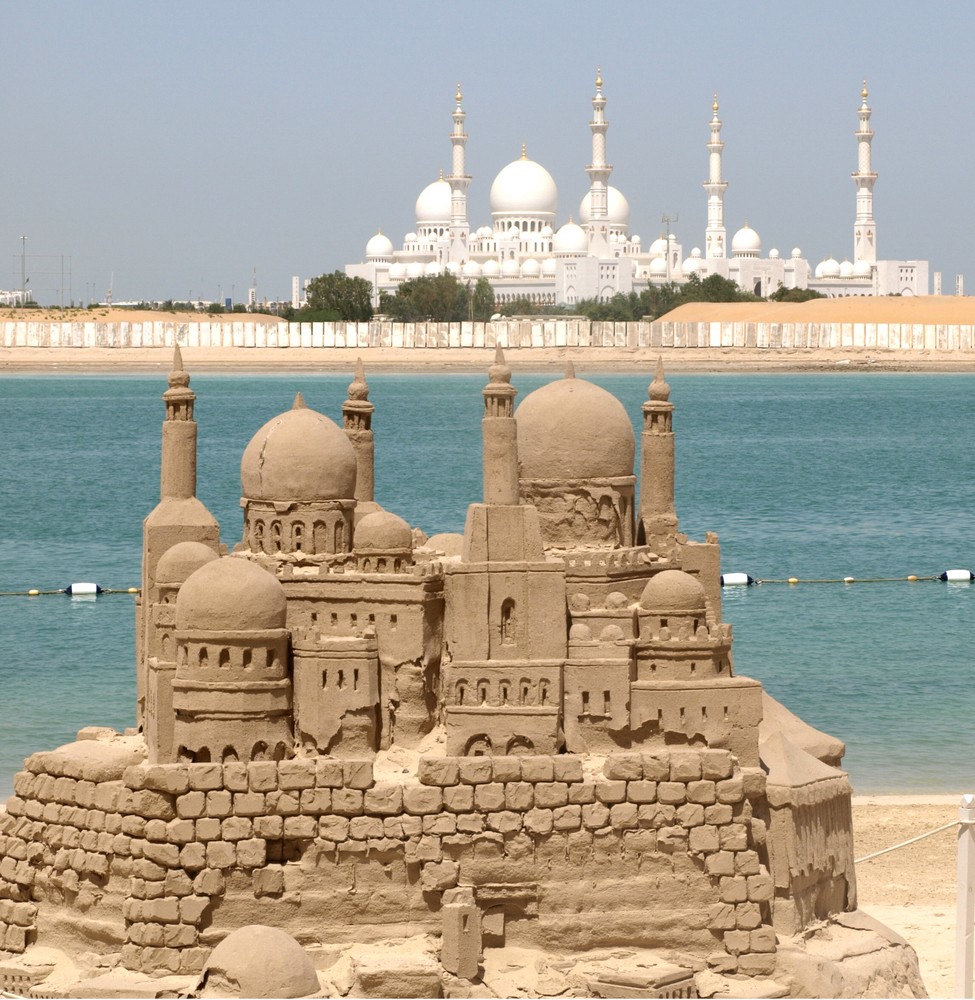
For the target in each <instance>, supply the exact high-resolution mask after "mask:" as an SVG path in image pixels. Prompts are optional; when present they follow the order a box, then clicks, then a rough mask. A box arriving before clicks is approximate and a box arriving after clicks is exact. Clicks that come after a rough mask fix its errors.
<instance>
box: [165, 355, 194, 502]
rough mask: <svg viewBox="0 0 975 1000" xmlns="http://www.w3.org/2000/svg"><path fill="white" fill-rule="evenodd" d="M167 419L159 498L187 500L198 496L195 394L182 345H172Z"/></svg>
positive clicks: (167, 393) (167, 392)
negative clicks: (180, 347) (184, 365)
mask: <svg viewBox="0 0 975 1000" xmlns="http://www.w3.org/2000/svg"><path fill="white" fill-rule="evenodd" d="M163 401H164V402H165V404H166V419H165V420H164V421H163V427H162V465H161V474H160V489H159V495H160V499H163V500H165V499H166V498H167V497H175V498H177V499H180V500H184V499H186V498H187V497H192V496H196V421H195V420H194V419H193V403H194V402H195V401H196V393H195V392H193V390H192V389H191V388H190V376H189V375H188V374H187V372H186V371H184V370H183V356H182V354H181V353H180V350H179V344H176V346H175V347H174V348H173V370H172V371H171V372H170V373H169V388H168V389H167V390H166V391H165V392H164V393H163Z"/></svg>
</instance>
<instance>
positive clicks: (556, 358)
mask: <svg viewBox="0 0 975 1000" xmlns="http://www.w3.org/2000/svg"><path fill="white" fill-rule="evenodd" d="M182 354H183V362H184V364H185V365H186V368H187V369H188V370H189V371H190V372H217V371H235V372H289V371H301V372H309V371H318V372H351V370H352V367H353V365H354V364H355V362H356V359H357V358H362V361H363V364H364V365H365V367H366V371H367V372H370V371H371V372H383V371H404V370H405V371H413V372H445V371H448V372H449V371H457V372H483V371H484V370H485V368H486V367H487V365H488V364H490V359H491V354H492V352H491V351H489V350H483V349H480V348H452V349H449V350H432V349H428V348H426V349H425V348H399V349H391V348H345V347H334V348H301V347H291V348H287V349H284V348H274V347H268V348H260V347H253V348H248V347H238V348H226V347H221V348H217V347H198V348H191V347H187V348H183V349H182ZM172 356H173V355H172V350H171V349H169V348H152V347H145V348H97V347H90V348H71V347H60V348H55V347H44V348H41V347H12V348H0V373H3V372H7V373H15V372H16V373H21V374H30V373H37V374H40V373H51V372H56V371H72V372H81V371H84V372H91V373H111V372H153V371H158V372H165V371H168V370H169V367H170V363H171V361H172ZM505 357H506V359H507V360H508V363H509V364H510V365H511V367H512V368H513V369H514V370H515V371H519V370H520V371H542V372H544V371H552V372H557V371H561V370H562V369H563V368H564V367H565V364H566V362H567V361H572V363H573V364H574V366H575V367H576V370H577V371H579V372H580V373H582V372H586V371H592V372H599V371H626V372H632V371H634V370H639V369H643V370H645V371H647V372H648V373H652V372H653V369H654V367H655V365H656V363H657V359H658V358H662V359H663V362H664V366H665V368H666V370H667V371H669V372H744V371H752V372H805V371H839V372H842V371H890V372H909V371H928V372H939V371H943V372H971V371H975V356H973V355H959V354H954V353H951V352H938V351H927V352H919V351H918V352H911V353H910V354H906V353H904V354H899V353H894V352H890V351H888V352H884V351H871V350H855V349H849V350H775V349H771V348H770V349H765V348H763V349H748V348H713V349H706V348H662V349H656V348H653V349H650V348H642V349H641V348H608V347H594V348H519V349H516V350H508V351H506V352H505Z"/></svg>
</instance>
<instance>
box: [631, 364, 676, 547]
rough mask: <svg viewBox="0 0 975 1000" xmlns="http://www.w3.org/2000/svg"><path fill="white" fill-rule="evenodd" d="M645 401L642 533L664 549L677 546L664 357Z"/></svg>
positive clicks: (671, 434)
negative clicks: (675, 544)
mask: <svg viewBox="0 0 975 1000" xmlns="http://www.w3.org/2000/svg"><path fill="white" fill-rule="evenodd" d="M647 395H648V396H649V399H648V400H647V401H646V402H645V403H644V404H643V434H642V442H641V449H640V451H641V460H640V534H641V536H642V540H643V541H644V542H645V544H647V545H649V546H651V547H652V548H655V549H657V550H658V551H661V552H666V551H669V550H670V549H671V548H673V546H674V543H675V541H676V538H675V536H676V534H677V513H676V511H675V510H674V429H673V414H674V404H673V403H671V402H670V386H669V385H668V384H667V382H666V380H665V379H664V363H663V359H662V358H661V359H658V361H657V371H656V374H655V375H654V379H653V381H652V382H651V383H650V387H649V388H648V389H647Z"/></svg>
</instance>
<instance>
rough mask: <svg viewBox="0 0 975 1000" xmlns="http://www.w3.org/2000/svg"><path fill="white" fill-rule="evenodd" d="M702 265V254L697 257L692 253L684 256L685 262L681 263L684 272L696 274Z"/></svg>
mask: <svg viewBox="0 0 975 1000" xmlns="http://www.w3.org/2000/svg"><path fill="white" fill-rule="evenodd" d="M700 267H701V258H700V256H698V257H695V256H694V255H693V254H691V256H690V257H685V258H684V263H683V264H682V265H681V270H682V271H683V272H684V274H696V273H697V272H698V270H699V269H700Z"/></svg>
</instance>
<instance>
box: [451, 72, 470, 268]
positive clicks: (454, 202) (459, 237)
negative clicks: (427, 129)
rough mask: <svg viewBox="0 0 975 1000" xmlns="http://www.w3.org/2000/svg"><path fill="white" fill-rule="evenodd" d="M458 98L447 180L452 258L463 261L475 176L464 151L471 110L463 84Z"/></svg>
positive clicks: (468, 230)
mask: <svg viewBox="0 0 975 1000" xmlns="http://www.w3.org/2000/svg"><path fill="white" fill-rule="evenodd" d="M454 100H455V101H456V102H457V103H456V105H455V107H454V114H453V119H454V129H453V131H452V132H451V133H450V144H451V146H452V147H453V162H452V164H451V170H450V176H449V177H448V178H447V183H448V184H450V259H451V260H453V261H457V262H458V263H462V262H463V261H465V260H466V259H467V237H468V234H469V233H470V227H469V226H468V223H467V188H468V187H469V186H470V183H471V179H470V177H469V176H468V174H467V173H466V165H465V163H464V152H465V147H466V145H467V133H466V132H465V131H464V119H465V118H466V117H467V112H465V111H464V109H463V107H462V101H463V100H464V95H463V94H462V93H461V90H460V84H459V83H458V84H457V93H456V95H455V96H454Z"/></svg>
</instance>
